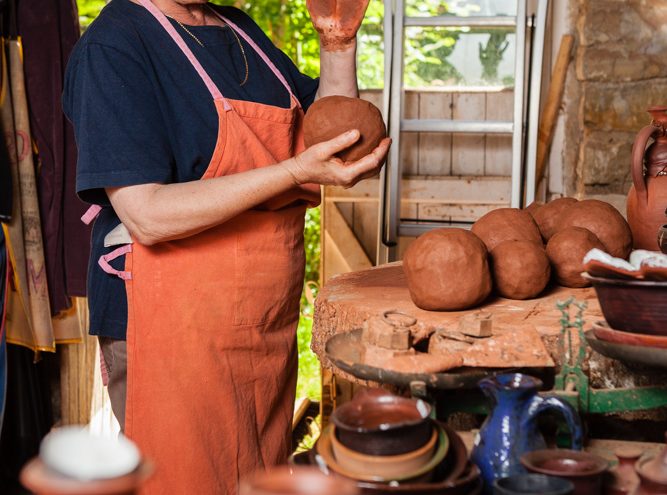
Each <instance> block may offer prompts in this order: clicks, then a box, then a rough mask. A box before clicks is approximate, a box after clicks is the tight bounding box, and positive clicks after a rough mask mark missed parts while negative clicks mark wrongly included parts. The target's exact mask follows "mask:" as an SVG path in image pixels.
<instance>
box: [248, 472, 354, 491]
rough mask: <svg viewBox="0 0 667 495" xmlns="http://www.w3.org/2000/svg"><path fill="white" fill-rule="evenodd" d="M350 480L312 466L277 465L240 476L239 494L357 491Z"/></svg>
mask: <svg viewBox="0 0 667 495" xmlns="http://www.w3.org/2000/svg"><path fill="white" fill-rule="evenodd" d="M358 493H360V491H359V489H358V488H357V487H356V486H355V484H354V483H353V482H351V481H348V480H345V479H343V478H337V477H331V476H326V475H325V474H323V473H321V472H320V471H319V469H317V468H314V467H303V466H292V467H280V468H275V469H272V470H270V471H266V472H259V473H257V474H255V475H254V476H252V477H250V478H247V479H245V480H242V481H241V483H240V486H239V495H357V494H358Z"/></svg>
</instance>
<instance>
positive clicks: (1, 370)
mask: <svg viewBox="0 0 667 495" xmlns="http://www.w3.org/2000/svg"><path fill="white" fill-rule="evenodd" d="M8 285H9V264H8V258H7V246H6V245H5V233H4V231H2V230H0V433H2V423H3V419H4V417H5V397H6V395H7V346H6V344H5V316H6V313H5V311H6V308H7V286H8Z"/></svg>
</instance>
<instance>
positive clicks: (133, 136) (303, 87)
mask: <svg viewBox="0 0 667 495" xmlns="http://www.w3.org/2000/svg"><path fill="white" fill-rule="evenodd" d="M214 8H216V9H218V11H219V12H220V13H221V14H223V15H224V16H225V17H228V18H229V19H230V20H231V21H232V22H234V23H235V24H236V25H238V26H239V27H240V28H241V29H243V30H244V31H245V32H246V33H247V34H248V35H249V36H250V37H251V38H252V39H253V40H254V41H255V42H256V43H257V44H258V45H259V46H260V47H261V48H262V50H264V52H265V53H266V54H267V55H268V57H269V58H270V59H271V60H272V61H273V63H274V64H275V65H276V66H277V68H278V70H280V72H281V73H282V74H283V76H284V77H285V79H286V80H287V82H288V83H289V85H290V87H291V88H292V91H293V92H294V94H295V95H296V97H297V98H298V99H299V101H300V103H301V105H302V106H303V108H304V110H305V109H307V108H308V106H309V105H310V104H311V103H312V102H313V100H314V98H315V93H316V92H317V88H318V80H317V79H312V78H310V77H307V76H305V75H303V74H301V73H300V72H299V71H298V69H297V68H296V66H295V65H294V64H293V63H292V61H291V60H290V59H289V58H288V57H287V56H286V55H285V54H284V53H282V52H281V51H280V50H279V49H277V48H276V47H275V46H274V45H273V44H272V43H271V41H270V40H269V39H268V38H267V37H266V35H265V34H264V33H263V32H262V30H261V29H260V28H259V27H258V26H257V25H256V24H255V23H254V22H253V21H252V19H250V17H248V16H247V15H245V14H244V13H243V12H242V11H240V10H238V9H235V8H233V7H214ZM170 22H171V23H172V25H173V26H174V27H175V29H176V31H177V32H178V33H179V34H180V35H181V36H182V38H183V40H184V41H185V43H186V44H187V45H188V46H189V48H190V49H191V50H192V52H193V53H194V55H195V56H196V57H197V59H198V60H199V62H200V63H201V64H202V66H203V67H204V69H205V70H206V72H207V73H208V74H209V76H210V77H211V78H212V79H213V81H214V82H215V84H216V85H217V86H218V88H219V89H220V91H221V92H222V94H223V95H224V96H225V97H227V98H231V99H237V100H245V101H254V102H257V103H264V104H268V105H274V106H279V107H282V108H288V107H289V106H290V98H289V94H288V92H287V90H286V89H285V87H284V86H283V85H282V84H281V83H280V81H278V79H277V78H276V76H275V75H274V74H273V72H271V70H270V69H269V68H268V67H267V65H266V64H265V63H264V61H262V59H261V58H260V57H259V55H257V54H256V53H255V51H254V50H253V49H252V47H250V46H249V45H248V44H247V43H246V42H245V41H244V40H243V39H240V42H241V43H243V48H244V50H245V55H246V58H247V61H248V71H249V73H248V80H247V82H246V83H245V84H243V85H241V84H240V83H241V82H242V81H243V79H244V77H245V62H244V59H243V56H242V53H241V49H240V47H239V40H237V38H236V36H234V34H233V33H232V32H231V29H230V28H228V27H220V26H187V29H188V30H189V31H190V32H191V33H192V35H194V36H195V37H196V38H197V39H198V40H199V41H200V42H201V44H202V45H203V46H201V45H200V44H199V43H198V42H197V41H196V40H195V39H194V38H193V37H192V36H191V35H190V34H188V33H187V32H186V31H185V30H184V29H183V28H182V27H181V26H180V25H178V23H176V22H175V21H173V20H170ZM63 109H64V111H65V114H66V115H67V117H68V118H69V119H70V120H71V121H72V123H73V124H74V130H75V135H76V141H77V147H78V151H79V158H78V163H77V184H76V187H77V192H78V194H79V196H80V197H81V199H83V200H84V201H87V202H89V203H93V204H99V205H101V206H103V209H102V211H101V212H100V215H99V216H98V218H97V220H96V221H95V225H94V227H93V234H92V241H91V242H92V248H91V258H90V262H89V265H88V305H89V309H90V333H92V334H94V335H103V336H106V337H111V338H116V339H124V338H125V331H126V327H127V299H126V294H125V286H124V282H123V281H122V280H121V279H120V278H118V277H116V276H115V275H109V274H107V273H105V272H104V271H103V270H102V269H101V268H100V267H99V266H98V264H97V260H98V259H99V257H100V256H101V255H103V254H106V253H109V252H111V251H113V249H115V247H109V248H105V247H104V237H105V236H106V234H107V233H109V232H110V231H111V230H112V229H113V228H114V227H116V226H117V225H118V224H119V223H120V220H119V219H118V217H117V215H116V214H115V212H114V211H113V209H112V208H111V206H110V204H109V200H108V198H107V196H106V194H105V192H104V188H107V187H120V186H129V185H136V184H147V183H160V184H166V183H175V182H187V181H192V180H198V179H199V178H200V177H201V176H202V175H203V174H204V172H205V171H206V168H207V167H208V164H209V162H210V160H211V157H212V155H213V149H214V148H215V143H216V138H217V133H218V117H217V113H216V110H215V106H214V104H213V100H212V97H211V95H210V93H209V91H208V89H207V88H206V86H205V85H204V83H203V82H202V80H201V78H200V77H199V75H198V74H197V72H196V71H195V69H194V68H193V67H192V65H191V64H190V62H189V61H188V60H187V58H186V57H185V55H184V54H183V52H182V51H181V50H180V49H179V48H178V46H177V45H176V43H175V42H174V41H173V40H172V39H171V37H170V36H169V35H168V34H167V32H166V31H165V30H164V28H163V27H162V26H161V25H160V24H159V23H158V21H157V20H156V19H155V18H154V17H153V16H152V15H151V14H150V13H149V12H148V10H146V9H145V8H144V7H142V6H141V5H137V4H135V3H132V2H130V1H129V0H113V1H112V2H111V3H109V4H108V5H107V6H106V7H105V8H104V9H103V10H102V12H101V13H100V15H99V16H98V18H97V19H96V20H95V21H94V22H93V23H92V24H91V25H90V27H89V28H88V30H87V31H86V32H85V33H84V35H83V36H82V38H81V40H80V41H79V42H78V43H77V45H76V47H75V48H74V51H73V52H72V55H71V57H70V60H69V63H68V66H67V71H66V74H65V90H64V94H63ZM111 264H112V266H114V267H115V268H116V269H119V270H122V269H123V266H124V259H123V257H121V258H118V259H117V260H115V261H113V262H112V263H111Z"/></svg>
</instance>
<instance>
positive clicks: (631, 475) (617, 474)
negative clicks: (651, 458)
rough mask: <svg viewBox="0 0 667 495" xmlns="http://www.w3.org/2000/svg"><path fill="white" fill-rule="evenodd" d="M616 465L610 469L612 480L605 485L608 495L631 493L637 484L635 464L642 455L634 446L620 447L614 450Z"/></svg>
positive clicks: (629, 494) (627, 494) (637, 477)
mask: <svg viewBox="0 0 667 495" xmlns="http://www.w3.org/2000/svg"><path fill="white" fill-rule="evenodd" d="M614 453H615V454H616V457H617V458H618V466H616V467H615V468H614V469H613V470H612V471H611V476H612V478H611V479H612V481H611V484H610V486H609V487H607V494H608V495H633V494H634V493H635V491H636V490H637V487H638V486H639V476H637V473H636V472H635V464H636V463H637V460H638V459H639V458H640V457H641V455H642V450H641V449H638V448H636V447H621V448H618V449H617V450H616V451H615V452H614Z"/></svg>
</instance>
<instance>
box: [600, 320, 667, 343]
mask: <svg viewBox="0 0 667 495" xmlns="http://www.w3.org/2000/svg"><path fill="white" fill-rule="evenodd" d="M593 333H594V334H595V336H596V337H597V338H598V339H600V340H605V341H607V342H614V343H616V344H627V345H639V346H643V347H658V348H661V349H667V337H665V336H661V335H644V334H643V333H632V332H622V331H620V330H614V329H613V328H611V327H610V326H609V325H608V324H607V322H606V321H596V322H594V323H593Z"/></svg>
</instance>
